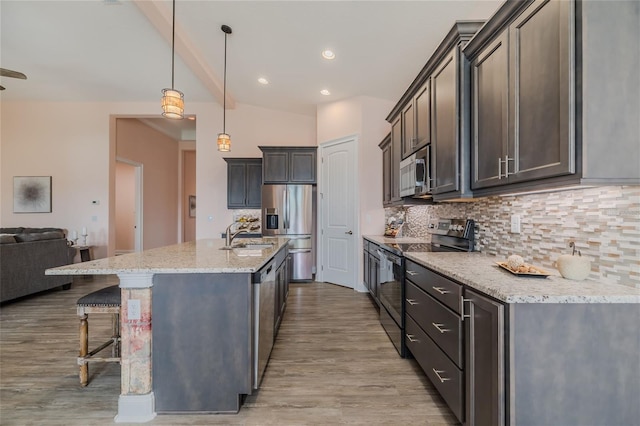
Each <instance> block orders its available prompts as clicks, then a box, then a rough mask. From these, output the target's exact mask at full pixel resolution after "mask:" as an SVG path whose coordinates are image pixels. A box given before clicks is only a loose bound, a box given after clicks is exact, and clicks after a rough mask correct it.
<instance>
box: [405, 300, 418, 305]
mask: <svg viewBox="0 0 640 426" xmlns="http://www.w3.org/2000/svg"><path fill="white" fill-rule="evenodd" d="M405 300H406V301H407V303H408V304H410V305H411V306H415V305H419V303H418V302H416V301H415V300H413V299H405Z"/></svg>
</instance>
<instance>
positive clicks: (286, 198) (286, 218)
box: [284, 188, 291, 229]
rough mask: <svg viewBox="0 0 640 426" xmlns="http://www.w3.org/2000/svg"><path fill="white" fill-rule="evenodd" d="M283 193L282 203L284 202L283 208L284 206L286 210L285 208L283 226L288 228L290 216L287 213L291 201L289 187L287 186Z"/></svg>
mask: <svg viewBox="0 0 640 426" xmlns="http://www.w3.org/2000/svg"><path fill="white" fill-rule="evenodd" d="M284 193H285V197H284V203H285V208H286V210H285V212H286V213H285V215H286V216H285V223H284V227H285V228H286V229H289V219H290V217H289V213H290V211H289V209H290V208H291V203H290V201H289V189H288V188H287V189H285V190H284Z"/></svg>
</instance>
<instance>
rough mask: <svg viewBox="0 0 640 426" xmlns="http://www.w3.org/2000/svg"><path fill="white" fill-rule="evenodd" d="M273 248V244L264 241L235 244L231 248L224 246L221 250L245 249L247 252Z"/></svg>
mask: <svg viewBox="0 0 640 426" xmlns="http://www.w3.org/2000/svg"><path fill="white" fill-rule="evenodd" d="M270 248H273V243H266V242H262V241H246V242H241V243H236V244H233V245H232V246H231V247H228V246H224V247H220V250H235V249H245V250H263V249H270Z"/></svg>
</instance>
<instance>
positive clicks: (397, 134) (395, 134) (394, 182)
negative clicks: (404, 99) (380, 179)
mask: <svg viewBox="0 0 640 426" xmlns="http://www.w3.org/2000/svg"><path fill="white" fill-rule="evenodd" d="M401 143H402V115H400V116H398V117H397V118H396V119H395V120H394V121H393V122H392V123H391V202H396V201H400V200H402V197H400V158H401V156H402V152H401V148H402V146H401Z"/></svg>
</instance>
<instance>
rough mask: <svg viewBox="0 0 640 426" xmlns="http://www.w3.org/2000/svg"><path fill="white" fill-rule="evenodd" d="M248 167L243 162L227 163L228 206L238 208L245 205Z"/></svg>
mask: <svg viewBox="0 0 640 426" xmlns="http://www.w3.org/2000/svg"><path fill="white" fill-rule="evenodd" d="M246 180H247V167H246V164H245V163H243V162H231V161H228V164H227V208H229V209H237V208H243V207H244V206H245V197H246V187H245V183H246Z"/></svg>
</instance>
